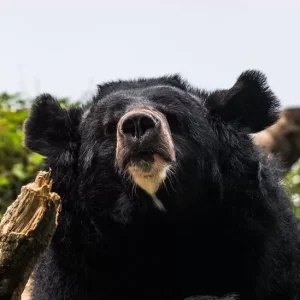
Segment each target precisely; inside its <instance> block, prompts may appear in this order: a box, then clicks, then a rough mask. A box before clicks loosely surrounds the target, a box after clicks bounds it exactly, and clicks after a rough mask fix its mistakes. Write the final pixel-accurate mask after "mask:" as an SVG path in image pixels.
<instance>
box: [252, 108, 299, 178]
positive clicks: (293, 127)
mask: <svg viewBox="0 0 300 300" xmlns="http://www.w3.org/2000/svg"><path fill="white" fill-rule="evenodd" d="M254 142H255V143H256V144H258V145H259V146H261V147H262V148H263V149H265V150H266V151H267V152H269V153H272V154H274V155H275V156H278V157H279V159H280V160H281V161H282V163H283V165H284V167H285V173H287V172H288V171H289V170H290V168H291V167H292V165H293V164H294V163H296V162H297V161H298V159H299V157H300V108H290V109H286V110H283V111H282V112H281V115H280V119H279V120H278V121H277V122H276V123H275V124H274V125H272V126H270V127H268V128H267V129H265V130H263V131H261V132H259V133H257V134H255V135H254Z"/></svg>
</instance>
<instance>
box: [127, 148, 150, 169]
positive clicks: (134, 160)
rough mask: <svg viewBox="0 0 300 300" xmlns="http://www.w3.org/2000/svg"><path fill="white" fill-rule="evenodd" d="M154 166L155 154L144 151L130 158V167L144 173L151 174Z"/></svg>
mask: <svg viewBox="0 0 300 300" xmlns="http://www.w3.org/2000/svg"><path fill="white" fill-rule="evenodd" d="M153 164H154V156H153V153H150V152H147V151H143V152H139V153H137V154H135V155H132V156H131V157H130V165H131V166H133V167H135V168H137V169H138V170H140V172H143V173H149V172H151V170H152V168H153Z"/></svg>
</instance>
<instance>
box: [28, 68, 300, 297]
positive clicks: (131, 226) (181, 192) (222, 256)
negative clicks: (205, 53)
mask: <svg viewBox="0 0 300 300" xmlns="http://www.w3.org/2000/svg"><path fill="white" fill-rule="evenodd" d="M144 106H147V107H149V106H150V107H152V108H154V109H156V110H157V111H159V112H160V113H162V114H163V115H164V116H165V118H166V120H167V121H166V122H167V125H168V127H169V128H170V132H171V136H172V142H173V144H174V148H175V154H176V161H174V162H171V163H170V166H169V169H168V171H167V177H166V178H165V180H164V182H163V183H162V184H161V186H160V187H159V189H158V191H157V193H156V195H155V196H156V197H157V199H159V201H160V202H161V203H162V204H163V206H164V208H165V210H160V209H158V207H157V206H156V205H155V201H153V197H151V196H150V195H149V194H148V193H147V192H145V191H144V190H143V189H142V188H140V187H139V186H138V185H137V184H136V183H135V182H134V180H133V178H132V177H131V176H130V174H129V173H128V170H126V169H125V170H120V169H119V168H118V166H117V165H118V164H117V162H116V144H117V135H116V130H117V125H118V122H119V120H120V118H121V117H122V116H124V114H125V113H126V112H127V111H128V110H130V109H132V108H134V109H138V108H139V107H144ZM278 107H279V102H278V100H277V98H276V97H275V95H274V94H273V93H272V92H271V90H270V89H269V87H268V86H267V82H266V78H265V76H264V75H263V74H262V73H260V72H258V71H246V72H244V73H242V74H241V75H240V76H239V78H238V79H237V81H236V83H235V84H234V86H233V87H232V88H230V89H228V90H217V91H213V92H207V91H203V90H198V89H195V88H193V87H191V86H189V84H188V83H187V82H185V81H184V80H182V79H181V78H180V77H179V76H178V75H174V76H165V77H161V78H152V79H139V80H135V81H116V82H110V83H106V84H103V85H102V86H99V90H98V93H97V95H96V96H95V97H94V99H93V101H91V102H90V103H88V104H86V105H84V106H82V107H80V108H75V107H74V108H70V109H63V108H61V107H60V106H59V104H58V103H57V101H56V100H55V99H54V98H52V96H50V95H41V96H39V97H38V98H37V99H36V101H35V103H34V105H33V107H32V110H31V113H30V116H29V118H28V120H27V121H26V123H25V145H26V146H27V147H28V148H29V149H31V150H32V151H35V152H38V153H41V154H42V155H44V156H46V157H47V158H46V167H51V168H52V170H53V178H54V186H53V189H54V191H56V192H57V193H58V194H59V195H60V196H61V197H62V203H63V208H62V212H61V214H60V217H59V224H58V228H57V231H56V233H55V236H54V238H53V240H52V243H51V245H50V246H49V248H48V250H47V251H46V253H45V255H44V256H43V258H42V259H41V261H40V263H39V265H38V267H37V269H36V271H35V274H34V288H33V299H36V300H53V299H55V300H63V299H74V300H76V299H78V300H79V299H89V300H93V299H101V300H121V299H122V300H123V299H130V300H150V299H151V300H154V299H155V300H183V299H186V298H189V297H192V298H190V299H195V300H196V299H198V300H201V299H202V300H204V299H210V300H213V299H222V300H225V299H226V300H233V299H241V300H279V299H284V300H295V299H300V278H299V276H300V270H299V268H300V237H299V236H300V235H299V229H298V226H299V225H298V222H297V219H296V218H295V216H294V213H293V210H292V207H291V205H290V202H289V200H288V198H287V197H286V195H285V191H284V189H283V186H282V183H281V180H282V179H281V177H280V174H279V172H278V171H277V167H276V165H275V163H274V162H273V161H272V159H271V158H268V157H266V156H265V155H264V154H263V153H262V152H261V151H260V150H259V149H258V148H257V147H255V146H254V144H253V142H252V140H251V135H250V134H251V133H255V132H258V131H260V130H263V129H264V128H266V127H267V126H269V125H271V124H273V123H274V122H275V121H276V120H277V117H278ZM149 147H150V146H149ZM198 295H199V296H198ZM208 295H210V296H208ZM193 297H194V298H193Z"/></svg>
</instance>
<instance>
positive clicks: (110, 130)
mask: <svg viewBox="0 0 300 300" xmlns="http://www.w3.org/2000/svg"><path fill="white" fill-rule="evenodd" d="M116 131H117V123H108V124H106V125H105V126H104V134H105V135H106V136H110V135H113V134H115V133H116Z"/></svg>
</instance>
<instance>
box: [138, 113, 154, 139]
mask: <svg viewBox="0 0 300 300" xmlns="http://www.w3.org/2000/svg"><path fill="white" fill-rule="evenodd" d="M139 127H140V132H141V134H142V135H143V134H144V133H145V132H146V131H147V130H149V129H151V128H154V127H155V123H154V120H153V119H152V118H150V117H148V116H144V117H141V118H140V122H139Z"/></svg>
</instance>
